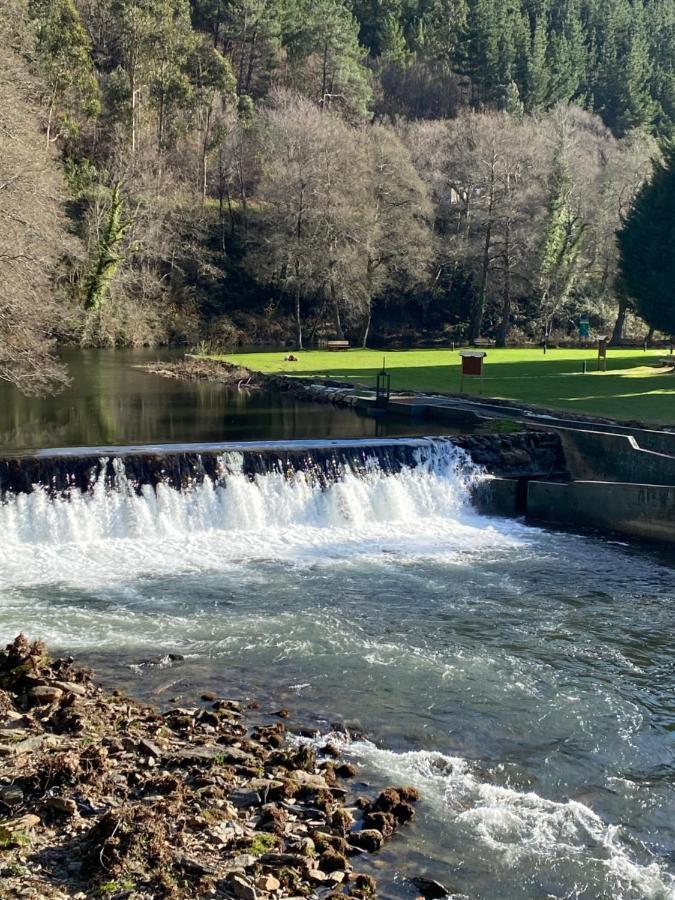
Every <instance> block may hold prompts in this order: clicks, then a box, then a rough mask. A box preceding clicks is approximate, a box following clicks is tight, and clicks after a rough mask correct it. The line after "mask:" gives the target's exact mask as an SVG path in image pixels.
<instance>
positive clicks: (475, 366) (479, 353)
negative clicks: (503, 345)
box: [459, 350, 487, 393]
mask: <svg viewBox="0 0 675 900" xmlns="http://www.w3.org/2000/svg"><path fill="white" fill-rule="evenodd" d="M459 355H460V356H461V357H462V377H461V379H460V386H459V390H460V392H461V393H464V379H465V377H467V376H468V377H469V378H480V380H481V384H480V389H481V391H482V389H483V360H484V359H485V357H486V356H487V353H486V352H485V351H484V350H460V351H459Z"/></svg>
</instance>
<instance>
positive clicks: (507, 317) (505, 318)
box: [495, 224, 511, 347]
mask: <svg viewBox="0 0 675 900" xmlns="http://www.w3.org/2000/svg"><path fill="white" fill-rule="evenodd" d="M509 237H510V234H509V226H508V224H507V225H506V232H505V235H504V290H503V293H502V318H501V321H500V323H499V327H498V328H497V335H496V341H495V344H496V346H497V347H506V344H507V341H508V337H509V330H510V328H511V254H510V247H509Z"/></svg>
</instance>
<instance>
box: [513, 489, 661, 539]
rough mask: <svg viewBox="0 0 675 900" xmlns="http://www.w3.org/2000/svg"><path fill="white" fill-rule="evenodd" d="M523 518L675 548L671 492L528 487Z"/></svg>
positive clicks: (658, 490)
mask: <svg viewBox="0 0 675 900" xmlns="http://www.w3.org/2000/svg"><path fill="white" fill-rule="evenodd" d="M527 517H528V518H530V519H536V520H540V521H543V522H550V523H553V524H557V525H565V526H568V527H570V528H594V529H599V530H601V531H613V532H617V533H620V534H625V535H630V536H634V537H639V538H645V539H647V540H656V541H666V542H667V543H670V544H674V545H675V486H665V485H658V484H625V483H612V482H598V481H573V482H569V483H568V484H562V483H555V482H544V481H530V483H529V485H528V490H527Z"/></svg>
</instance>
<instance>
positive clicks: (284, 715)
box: [274, 706, 290, 719]
mask: <svg viewBox="0 0 675 900" xmlns="http://www.w3.org/2000/svg"><path fill="white" fill-rule="evenodd" d="M274 715H275V716H279V718H280V719H287V718H288V717H289V716H290V712H289V711H288V710H287V709H286V707H285V706H284V707H283V709H278V710H277V711H276V712H275V713H274Z"/></svg>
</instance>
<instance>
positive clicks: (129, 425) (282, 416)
mask: <svg viewBox="0 0 675 900" xmlns="http://www.w3.org/2000/svg"><path fill="white" fill-rule="evenodd" d="M283 353H284V351H280V356H283ZM180 356H182V351H174V352H172V351H166V350H164V351H157V350H133V351H125V350H77V351H69V352H66V353H64V354H63V359H64V362H65V363H67V365H68V370H69V372H70V375H71V378H72V384H71V386H70V387H69V388H67V389H66V390H65V391H63V392H62V393H61V394H59V395H58V396H56V397H49V398H47V399H35V398H26V397H23V396H21V394H19V393H18V391H16V390H14V389H13V388H11V387H10V386H9V385H8V384H6V383H4V382H2V381H0V451H1V452H7V451H12V450H25V449H39V448H43V447H83V446H101V445H105V446H109V445H112V444H117V445H126V444H137V443H138V444H150V443H152V444H156V443H180V442H183V441H193V442H195V441H196V442H204V441H238V440H244V441H248V440H281V439H283V438H286V439H296V438H297V439H300V438H331V437H332V438H356V437H372V436H375V435H379V436H382V437H384V436H390V435H411V434H424V433H425V431H428V426H426V427H425V426H424V424H423V423H411V422H410V421H408V420H405V419H404V420H400V421H396V420H389V421H387V422H382V421H380V420H378V419H374V418H371V417H368V416H365V415H361V414H358V413H356V412H355V411H353V410H351V409H338V408H337V407H333V406H327V405H326V404H323V403H303V402H300V401H298V400H292V399H290V398H288V397H283V396H279V395H273V394H270V393H268V392H265V391H259V390H250V389H242V390H236V389H231V388H228V387H226V386H224V385H220V384H208V383H206V382H185V381H178V380H174V379H168V378H163V377H162V376H160V375H153V374H150V373H148V372H145V371H143V370H141V369H138V368H135V366H137V365H143V364H145V363H153V362H156V361H157V360H158V359H171V358H177V357H180ZM449 431H450V429H446V430H443V429H442V428H441V433H444V434H445V433H449Z"/></svg>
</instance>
